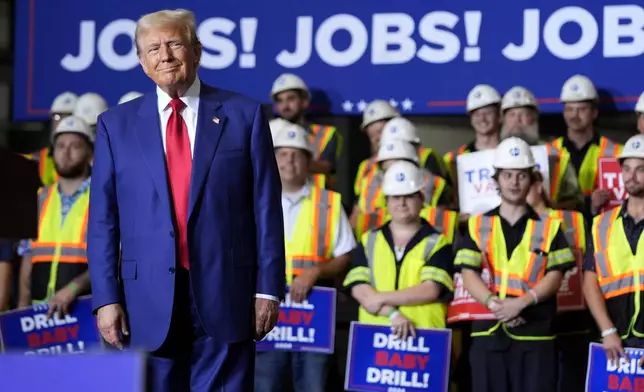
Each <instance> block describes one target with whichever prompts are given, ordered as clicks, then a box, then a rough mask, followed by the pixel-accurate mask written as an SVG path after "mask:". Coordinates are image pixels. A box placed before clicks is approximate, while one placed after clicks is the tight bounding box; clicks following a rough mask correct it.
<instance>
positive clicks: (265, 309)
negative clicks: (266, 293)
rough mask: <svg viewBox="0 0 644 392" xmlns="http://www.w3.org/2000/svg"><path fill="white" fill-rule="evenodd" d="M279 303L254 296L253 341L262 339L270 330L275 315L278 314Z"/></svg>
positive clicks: (274, 320) (273, 323)
mask: <svg viewBox="0 0 644 392" xmlns="http://www.w3.org/2000/svg"><path fill="white" fill-rule="evenodd" d="M279 311H280V304H279V303H278V302H277V301H273V300H270V299H266V298H255V319H254V321H255V337H254V339H255V341H256V342H259V341H260V340H262V339H264V336H266V334H267V333H269V332H271V330H272V329H273V327H275V324H277V317H278V316H279Z"/></svg>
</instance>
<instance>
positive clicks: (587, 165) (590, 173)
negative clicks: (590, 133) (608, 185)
mask: <svg viewBox="0 0 644 392" xmlns="http://www.w3.org/2000/svg"><path fill="white" fill-rule="evenodd" d="M563 140H564V138H563V137H560V138H557V139H555V140H553V141H552V143H551V144H552V146H553V147H556V148H557V149H559V151H561V152H562V153H563V152H566V153H568V150H566V148H565V147H564V145H563ZM622 148H623V146H622V145H621V144H618V143H614V142H612V141H611V140H609V139H608V138H605V137H603V136H601V137H600V138H599V145H597V144H592V145H591V146H590V147H589V148H588V151H587V152H586V156H584V160H583V161H582V162H581V166H580V167H579V173H577V177H578V179H579V187H580V188H581V191H582V192H583V193H584V195H585V196H590V195H591V194H592V193H593V191H594V190H595V189H597V187H598V182H597V174H598V171H599V158H617V157H618V156H619V154H621V152H622Z"/></svg>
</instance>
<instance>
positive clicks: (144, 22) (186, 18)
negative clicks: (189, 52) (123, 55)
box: [134, 8, 199, 54]
mask: <svg viewBox="0 0 644 392" xmlns="http://www.w3.org/2000/svg"><path fill="white" fill-rule="evenodd" d="M170 26H172V27H181V28H183V30H184V34H185V37H186V38H187V39H188V41H189V42H190V43H191V44H193V45H195V44H196V45H199V38H198V37H197V22H196V21H195V14H194V13H193V12H192V11H189V10H186V9H182V8H179V9H176V10H161V11H157V12H153V13H151V14H146V15H143V16H142V17H140V18H139V20H138V21H137V22H136V30H135V31H134V43H135V44H136V53H137V54H139V52H140V50H141V49H140V47H139V38H140V37H141V35H142V34H144V33H145V32H146V31H148V30H150V29H155V28H156V29H158V28H164V27H170Z"/></svg>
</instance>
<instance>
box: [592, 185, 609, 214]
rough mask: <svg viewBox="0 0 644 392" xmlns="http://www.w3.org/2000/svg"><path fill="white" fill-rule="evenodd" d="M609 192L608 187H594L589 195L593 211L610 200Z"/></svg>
mask: <svg viewBox="0 0 644 392" xmlns="http://www.w3.org/2000/svg"><path fill="white" fill-rule="evenodd" d="M610 197H611V194H610V191H609V190H608V189H595V190H594V191H593V193H592V195H590V203H591V207H592V210H593V212H597V211H599V210H600V209H601V208H602V207H603V206H604V205H605V204H606V203H608V201H609V200H610Z"/></svg>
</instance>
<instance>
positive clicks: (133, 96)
mask: <svg viewBox="0 0 644 392" xmlns="http://www.w3.org/2000/svg"><path fill="white" fill-rule="evenodd" d="M141 96H143V93H140V92H138V91H130V92H129V93H125V94H124V95H123V96H122V97H121V98H120V99H119V103H118V104H119V105H120V104H122V103H125V102H129V101H131V100H133V99H137V98H138V97H141Z"/></svg>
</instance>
